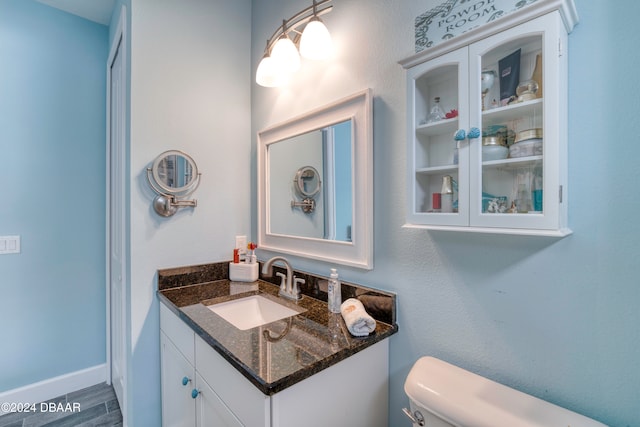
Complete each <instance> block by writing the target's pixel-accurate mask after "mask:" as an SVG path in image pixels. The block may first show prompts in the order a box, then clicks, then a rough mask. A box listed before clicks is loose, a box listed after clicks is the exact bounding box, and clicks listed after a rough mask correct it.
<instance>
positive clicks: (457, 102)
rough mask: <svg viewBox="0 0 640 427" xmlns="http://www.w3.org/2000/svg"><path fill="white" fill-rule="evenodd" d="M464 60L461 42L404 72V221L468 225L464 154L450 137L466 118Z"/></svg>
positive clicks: (464, 126)
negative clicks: (406, 163)
mask: <svg viewBox="0 0 640 427" xmlns="http://www.w3.org/2000/svg"><path fill="white" fill-rule="evenodd" d="M467 61H468V50H467V48H466V47H465V48H462V49H459V50H457V51H454V52H451V53H449V54H446V55H443V56H441V57H438V58H436V59H434V60H432V61H428V62H426V63H423V64H420V65H419V66H416V67H414V68H412V69H411V70H410V71H409V73H408V79H409V81H408V84H409V87H410V89H409V91H408V96H409V98H410V99H409V100H408V101H409V102H408V105H409V106H410V110H409V112H408V113H409V115H410V117H409V120H407V123H408V127H409V128H408V129H407V136H408V138H409V143H408V144H407V147H408V152H407V158H408V159H409V162H413V165H410V167H408V168H407V169H408V175H407V186H408V187H409V188H408V191H407V194H408V197H407V213H408V214H407V219H408V222H409V223H412V224H434V225H468V222H469V206H468V200H469V187H468V182H469V179H468V178H469V175H468V174H469V156H468V150H467V149H466V145H465V144H466V142H465V141H466V140H463V141H456V139H455V138H454V135H455V134H456V132H457V130H458V129H462V130H465V129H467V127H468V123H469V107H468V105H469V102H468V94H469V90H468V69H469V68H468V62H467Z"/></svg>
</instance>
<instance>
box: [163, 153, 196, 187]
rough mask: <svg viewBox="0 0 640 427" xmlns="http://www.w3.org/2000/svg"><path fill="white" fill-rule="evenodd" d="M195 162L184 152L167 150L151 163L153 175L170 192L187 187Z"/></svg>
mask: <svg viewBox="0 0 640 427" xmlns="http://www.w3.org/2000/svg"><path fill="white" fill-rule="evenodd" d="M194 168H195V163H194V162H193V160H192V159H191V158H190V157H189V156H187V155H186V154H184V153H181V152H178V151H168V152H166V153H163V155H161V156H158V158H157V159H156V161H155V162H154V164H153V177H154V178H155V180H156V182H157V183H158V185H159V186H160V187H162V188H163V189H164V190H165V191H168V192H169V193H170V194H173V193H176V192H180V191H182V190H184V189H187V188H189V187H190V186H191V185H192V183H193V178H194Z"/></svg>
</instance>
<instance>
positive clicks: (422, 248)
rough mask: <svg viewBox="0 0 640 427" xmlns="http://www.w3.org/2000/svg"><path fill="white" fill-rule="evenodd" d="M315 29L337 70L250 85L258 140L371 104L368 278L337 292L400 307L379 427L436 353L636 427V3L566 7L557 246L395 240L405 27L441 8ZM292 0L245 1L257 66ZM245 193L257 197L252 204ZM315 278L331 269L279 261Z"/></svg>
mask: <svg viewBox="0 0 640 427" xmlns="http://www.w3.org/2000/svg"><path fill="white" fill-rule="evenodd" d="M335 3H336V4H335V6H334V10H333V12H332V13H329V14H327V15H325V16H323V20H324V22H325V23H326V24H327V27H328V28H329V30H330V31H331V34H332V37H333V39H334V42H335V43H336V47H337V49H336V50H337V52H336V57H335V58H334V59H333V60H331V61H327V62H325V63H323V64H318V65H315V64H314V65H311V64H309V63H304V64H303V67H302V69H301V70H300V71H299V72H298V73H296V75H294V76H293V78H292V79H291V81H290V83H289V85H288V86H287V87H284V88H280V89H265V88H261V87H258V86H256V85H254V90H253V100H252V121H253V126H254V132H255V131H258V130H260V129H262V128H264V127H266V126H268V125H270V124H272V123H274V122H279V121H282V120H284V119H285V118H286V117H288V116H289V115H291V111H296V112H298V113H299V112H303V111H309V110H311V109H313V108H316V107H318V106H321V105H323V104H327V103H329V102H331V101H333V100H336V99H339V98H341V97H343V96H346V95H347V94H349V93H353V92H356V91H358V90H361V89H363V88H364V87H371V88H373V92H374V96H375V101H374V163H375V164H374V221H375V235H374V242H375V258H374V267H375V269H374V270H373V271H371V272H363V271H359V270H355V269H349V268H346V267H339V269H340V276H341V277H343V278H344V279H345V280H348V281H354V282H356V283H362V284H365V285H368V286H373V287H377V288H381V289H386V290H391V291H395V292H397V294H398V309H399V316H398V323H399V326H400V332H399V333H398V334H397V335H395V336H393V337H392V338H391V357H390V375H391V377H390V380H391V382H390V395H391V401H390V424H389V425H391V426H394V427H395V426H398V427H399V426H406V425H408V422H407V421H406V419H405V416H404V415H403V414H402V413H401V408H402V407H403V406H405V405H406V404H407V397H406V396H405V395H404V392H403V384H404V380H405V378H406V375H407V373H408V371H409V369H410V368H411V366H412V364H413V363H414V362H415V360H416V359H417V358H419V357H420V356H422V355H433V356H436V357H440V358H442V359H444V360H447V361H449V362H451V363H454V364H457V365H459V366H462V367H463V368H466V369H469V370H471V371H474V372H476V373H478V374H480V375H484V376H486V377H489V378H491V379H494V380H497V381H500V382H503V383H505V384H507V385H509V386H512V387H515V388H517V389H520V390H522V391H524V392H526V393H530V394H533V395H535V396H538V397H541V398H543V399H545V400H549V401H551V402H553V403H556V404H558V405H560V406H564V407H567V408H569V409H572V410H574V411H577V412H580V413H582V414H585V415H587V416H589V417H592V418H595V419H597V420H599V421H602V422H604V423H607V424H610V425H612V426H639V425H640V411H639V410H638V407H639V406H640V401H639V400H638V396H640V369H639V368H638V361H639V360H640V326H639V325H640V309H638V305H639V302H640V279H639V278H638V277H639V276H640V274H639V273H638V271H639V270H638V261H639V259H640V243H638V242H639V241H640V222H639V220H638V212H640V195H639V194H638V192H639V190H638V183H639V182H640V179H639V178H640V168H639V167H638V161H639V159H640V144H638V142H637V139H638V137H637V136H636V132H635V125H636V123H637V117H638V114H640V100H639V98H638V95H637V94H639V93H640V79H638V78H637V72H638V70H640V55H638V54H637V53H636V51H635V48H636V46H637V45H638V42H640V35H639V34H640V33H639V32H638V29H637V17H638V16H639V15H640V3H638V2H636V1H635V0H624V1H616V2H609V1H604V0H575V3H576V6H577V9H578V12H579V15H580V23H579V24H578V26H577V27H576V28H575V29H574V31H573V33H572V34H571V35H570V36H569V66H570V70H569V96H570V101H569V145H570V148H569V186H570V188H569V226H570V228H572V229H573V231H574V234H573V235H571V236H569V237H567V238H565V239H562V240H553V239H551V240H549V239H542V238H532V237H518V236H489V235H471V234H469V233H446V232H440V233H437V232H428V231H423V230H412V229H406V228H402V225H403V224H404V222H405V210H404V206H405V201H406V200H405V197H406V196H405V179H404V176H405V168H406V156H405V152H406V142H405V141H406V129H405V118H406V114H407V107H406V104H405V103H406V88H405V72H404V70H402V67H400V66H399V65H398V64H397V61H399V60H400V59H402V58H404V57H406V56H409V55H410V54H411V53H412V52H413V42H414V33H413V24H414V18H415V16H417V15H419V14H421V13H423V12H424V11H426V10H428V9H430V8H432V7H434V6H436V5H437V4H439V3H442V1H441V0H430V1H425V0H397V1H394V2H389V1H386V0H350V1H348V2H347V1H345V2H338V1H336V2H335ZM306 6H307V2H306V1H304V0H277V1H276V0H273V1H270V2H269V4H268V5H265V4H263V2H262V1H260V0H254V1H253V16H254V18H253V33H252V34H253V36H252V37H253V55H252V59H253V65H254V70H255V66H256V65H257V63H258V61H259V60H260V58H261V56H262V49H263V48H264V39H265V37H268V36H269V35H270V34H271V32H272V31H273V28H274V25H277V22H279V21H278V18H281V17H282V16H291V15H293V14H294V13H295V12H297V11H298V10H300V9H302V8H304V7H306ZM254 194H255V193H254ZM291 259H292V261H293V264H294V266H295V267H296V268H300V269H304V270H308V271H312V272H317V273H320V274H325V275H327V274H328V273H329V268H330V267H331V266H330V265H326V264H322V263H319V262H314V261H309V260H305V259H302V258H295V257H291Z"/></svg>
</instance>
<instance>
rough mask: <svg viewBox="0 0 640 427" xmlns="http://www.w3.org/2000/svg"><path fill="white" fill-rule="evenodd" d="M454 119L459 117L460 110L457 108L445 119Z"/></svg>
mask: <svg viewBox="0 0 640 427" xmlns="http://www.w3.org/2000/svg"><path fill="white" fill-rule="evenodd" d="M454 117H458V110H456V109H455V108H454V109H453V110H451V111H449V112H448V113H447V114H445V115H444V118H445V119H453V118H454Z"/></svg>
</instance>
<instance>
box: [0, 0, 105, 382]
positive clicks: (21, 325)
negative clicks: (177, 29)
mask: <svg viewBox="0 0 640 427" xmlns="http://www.w3.org/2000/svg"><path fill="white" fill-rule="evenodd" d="M107 37H108V30H107V27H105V26H102V25H99V24H95V23H91V22H89V21H86V20H84V19H80V18H77V17H74V16H72V15H69V14H66V13H63V12H60V11H57V10H55V9H52V8H49V7H47V6H44V5H42V4H40V3H36V2H33V1H31V0H2V1H1V2H0V64H1V65H0V156H1V157H0V158H1V159H2V161H1V167H0V182H1V183H2V190H1V192H0V194H1V197H2V201H0V235H21V236H22V253H20V254H12V255H2V256H0V295H2V298H0V325H2V346H1V349H0V392H2V391H6V390H10V389H13V388H16V387H20V386H23V385H27V384H31V383H34V382H38V381H41V380H45V379H49V378H51V377H55V376H58V375H63V374H66V373H69V372H74V371H77V370H81V369H84V368H89V367H93V366H96V365H100V364H103V363H104V362H105V258H104V245H105V237H104V229H105V226H104V223H105V213H104V210H105V190H104V189H105V178H104V176H105V170H104V168H105V166H104V165H105V162H104V156H105V145H104V138H105V102H106V101H105V63H106V57H107Z"/></svg>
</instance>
